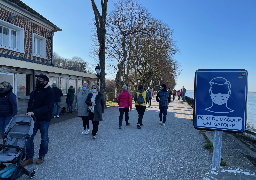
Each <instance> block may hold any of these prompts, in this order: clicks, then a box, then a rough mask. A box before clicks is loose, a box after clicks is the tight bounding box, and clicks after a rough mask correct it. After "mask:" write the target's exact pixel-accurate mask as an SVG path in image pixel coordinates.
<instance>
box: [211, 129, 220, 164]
mask: <svg viewBox="0 0 256 180" xmlns="http://www.w3.org/2000/svg"><path fill="white" fill-rule="evenodd" d="M222 132H223V131H219V130H214V140H213V155H212V168H217V167H220V162H221V147H222Z"/></svg>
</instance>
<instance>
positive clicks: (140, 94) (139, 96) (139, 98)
mask: <svg viewBox="0 0 256 180" xmlns="http://www.w3.org/2000/svg"><path fill="white" fill-rule="evenodd" d="M134 101H135V107H136V110H137V112H138V123H137V128H138V129H141V126H142V125H143V124H142V119H143V115H144V112H145V110H146V104H147V102H148V101H149V97H148V95H147V93H146V91H144V89H143V86H142V85H139V87H138V91H137V92H136V94H135V96H134Z"/></svg>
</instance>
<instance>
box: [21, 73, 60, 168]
mask: <svg viewBox="0 0 256 180" xmlns="http://www.w3.org/2000/svg"><path fill="white" fill-rule="evenodd" d="M36 77H37V80H36V88H35V90H34V91H32V92H31V94H30V99H29V102H28V109H27V115H29V116H32V115H34V116H35V118H36V122H35V124H34V129H33V134H32V136H31V137H30V138H29V140H28V142H27V146H26V160H25V161H23V162H22V164H21V165H22V166H25V165H28V164H32V163H33V156H34V142H33V140H34V137H35V135H36V133H37V130H38V129H39V130H40V133H41V145H40V150H39V158H38V160H37V161H36V163H37V164H40V163H42V162H43V161H44V156H45V155H46V154H47V152H48V143H49V137H48V129H49V124H50V121H51V118H52V109H53V104H54V98H55V97H54V92H53V90H52V88H51V87H50V85H49V84H48V82H49V78H48V77H47V76H46V75H42V74H40V75H36Z"/></svg>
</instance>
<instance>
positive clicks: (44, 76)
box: [35, 74, 49, 82]
mask: <svg viewBox="0 0 256 180" xmlns="http://www.w3.org/2000/svg"><path fill="white" fill-rule="evenodd" d="M35 76H36V77H40V78H43V79H44V80H45V81H48V82H49V78H48V77H47V76H46V75H44V74H37V75H35Z"/></svg>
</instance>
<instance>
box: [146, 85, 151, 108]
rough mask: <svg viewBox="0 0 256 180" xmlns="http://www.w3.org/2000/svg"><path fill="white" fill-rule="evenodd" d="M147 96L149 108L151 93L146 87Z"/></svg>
mask: <svg viewBox="0 0 256 180" xmlns="http://www.w3.org/2000/svg"><path fill="white" fill-rule="evenodd" d="M147 95H148V99H149V100H148V107H150V106H151V99H152V93H151V91H150V87H148V89H147Z"/></svg>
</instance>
